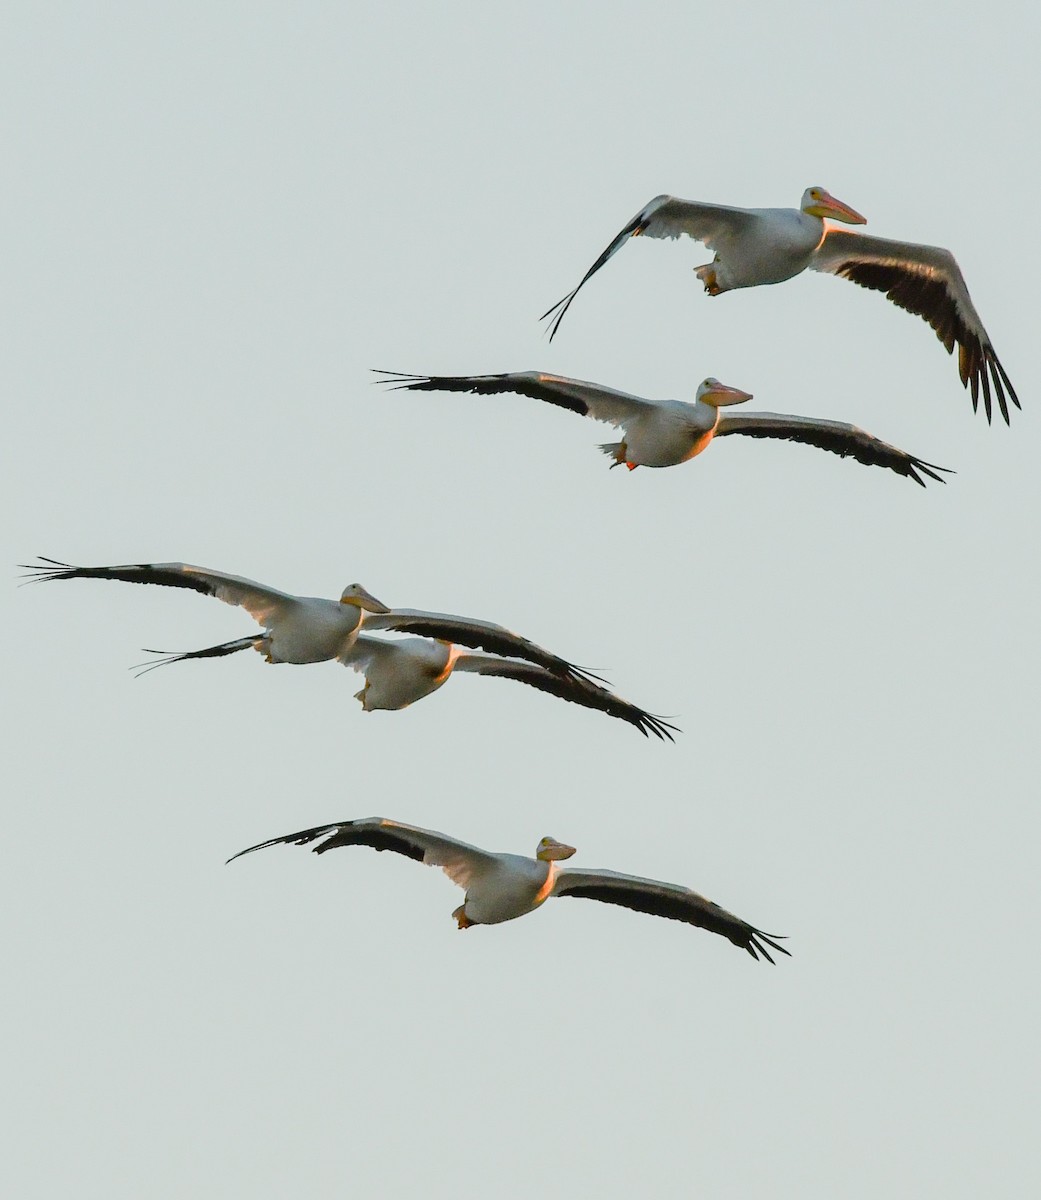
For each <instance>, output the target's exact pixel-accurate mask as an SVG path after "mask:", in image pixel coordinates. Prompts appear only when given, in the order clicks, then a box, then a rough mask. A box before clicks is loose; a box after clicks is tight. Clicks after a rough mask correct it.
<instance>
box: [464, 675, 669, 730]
mask: <svg viewBox="0 0 1041 1200" xmlns="http://www.w3.org/2000/svg"><path fill="white" fill-rule="evenodd" d="M455 670H456V671H473V672H475V673H476V674H478V675H498V676H499V677H500V678H502V679H513V680H516V682H517V683H526V684H528V686H529V687H534V688H538V689H539V690H540V691H543V692H549V694H550V695H551V696H559V697H560V699H561V700H570V701H571V703H572V704H581V705H582V706H583V707H584V708H595V709H598V710H599V711H600V712H605V713H607V714H608V716H611V717H618V718H620V719H621V720H623V721H628V722H629V724H630V725H635V726H636V728H637V729H638V730H639V731H640V732H641V733H642V734H643V735H644V737H647V735H648V734H651V733H653V734H654V736H655V737H659V738H662V739H664V738H668V740H669V741H670V742H671V741H674V740H675V739H674V738H673V736H672V734H673V732H676V733H678V732H679V730H678V729H677V727H676V726H675V725H670V724H669V722H668V721H663V720H662V718H661V717H656V716H653V715H652V714H651V713H648V712H644V710H643V709H642V708H637V707H636V705H635V704H630V703H629V702H628V701H627V700H622V699H621V697H619V696H616V695H615V694H614V693H613V692H609V691H608V690H607V689H606V688H603V687H600V686H599V685H598V684H595V683H592V682H590V681H589V680H587V679H582V678H579V677H576V676H563V675H556V674H554V673H552V672H551V671H547V670H544V669H543V668H541V667H538V666H535V665H534V664H532V663H528V662H517V661H511V660H509V659H505V658H496V657H494V656H492V655H486V654H462V655H460V656H459V658H458V659H457V660H456V662H455Z"/></svg>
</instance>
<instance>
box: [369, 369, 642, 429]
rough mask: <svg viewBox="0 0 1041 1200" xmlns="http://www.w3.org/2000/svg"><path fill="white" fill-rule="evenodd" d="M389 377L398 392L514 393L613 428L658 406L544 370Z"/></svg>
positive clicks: (395, 373) (396, 374)
mask: <svg viewBox="0 0 1041 1200" xmlns="http://www.w3.org/2000/svg"><path fill="white" fill-rule="evenodd" d="M377 373H378V374H380V375H386V376H387V379H385V380H381V382H383V383H390V384H393V385H395V388H396V389H397V390H405V391H410V392H471V393H473V394H474V395H477V396H493V395H498V394H500V393H502V392H515V393H516V394H517V395H519V396H531V397H532V398H533V399H535V400H545V401H546V403H547V404H555V405H556V406H557V407H558V408H566V409H567V410H568V411H569V412H573V413H578V414H579V416H582V417H592V418H593V420H594V421H607V422H608V423H609V424H611V425H623V424H624V423H625V422H626V421H629V420H632V418H633V417H636V416H639V415H640V414H641V413H645V412H647V411H648V410H650V409H652V408H654V407H655V402H654V401H653V400H645V399H643V398H642V397H640V396H631V395H629V394H628V392H617V391H615V390H614V388H608V387H601V386H600V384H597V383H586V382H585V381H584V380H581V379H568V378H567V377H566V376H563V375H547V374H545V373H544V372H541V371H513V372H511V373H510V374H507V375H405V374H402V373H401V372H399V371H379V372H377Z"/></svg>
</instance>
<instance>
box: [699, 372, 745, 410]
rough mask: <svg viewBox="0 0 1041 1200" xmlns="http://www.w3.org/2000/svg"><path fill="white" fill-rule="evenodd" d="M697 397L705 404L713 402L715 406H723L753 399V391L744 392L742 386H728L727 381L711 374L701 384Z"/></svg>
mask: <svg viewBox="0 0 1041 1200" xmlns="http://www.w3.org/2000/svg"><path fill="white" fill-rule="evenodd" d="M697 398H698V399H699V400H700V401H702V403H704V404H711V405H712V407H713V408H722V407H723V405H724V404H744V402H745V401H746V400H751V399H752V393H751V392H742V391H741V390H740V388H735V387H727V385H726V384H725V383H720V382H719V380H718V379H713V378H712V377H711V376H709V378H708V379H705V380H703V381H702V383H701V385H700V386H699V388H698V395H697Z"/></svg>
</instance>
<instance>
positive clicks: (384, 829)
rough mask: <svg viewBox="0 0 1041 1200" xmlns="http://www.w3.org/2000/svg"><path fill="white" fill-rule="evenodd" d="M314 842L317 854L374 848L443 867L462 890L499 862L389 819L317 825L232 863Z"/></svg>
mask: <svg viewBox="0 0 1041 1200" xmlns="http://www.w3.org/2000/svg"><path fill="white" fill-rule="evenodd" d="M323 839H324V840H323ZM311 842H317V845H315V846H314V847H313V850H314V853H315V854H324V853H325V852H326V850H335V849H336V848H337V847H338V846H370V847H371V848H372V849H373V850H381V851H382V850H391V851H393V852H394V853H395V854H403V855H404V856H405V857H406V858H413V859H415V860H416V862H421V863H426V864H427V866H431V867H440V868H441V869H442V870H443V871H444V873H445V874H446V875H447V876H448V877H449V879H451V880H452V882H453V883H456V884H458V885H459V886H460V887H462V888H465V887H466V886H467V883H468V881H469V879H470V878H471V876H472V875H474V874H475V873H476V872H479V871H481V870H482V869H484V868H486V867H489V866H492V865H494V864H495V863H496V862H497V861H498V856H497V855H495V854H490V853H489V852H488V851H486V850H480V849H478V848H477V847H476V846H470V845H468V844H467V843H466V842H460V841H457V840H456V839H455V838H450V837H446V836H445V834H443V833H434V832H433V831H432V830H429V829H419V828H418V827H417V826H415V825H404V824H402V823H401V822H400V821H391V820H390V819H389V818H387V817H364V818H362V820H360V821H335V822H333V823H332V824H331V825H316V826H315V827H314V829H303V830H301V831H300V832H299V833H287V834H286V835H285V837H277V838H270V839H269V840H268V841H266V842H258V843H257V845H255V846H248V847H247V848H246V849H245V850H240V851H239V852H238V854H233V855H232V856H231V858H229V859H228V862H234V861H235V859H236V858H241V857H242V856H243V855H244V854H252V853H253V851H254V850H266V849H267V848H268V846H282V845H285V846H307V845H310V843H311Z"/></svg>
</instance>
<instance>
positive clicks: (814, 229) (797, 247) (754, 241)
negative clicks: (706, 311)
mask: <svg viewBox="0 0 1041 1200" xmlns="http://www.w3.org/2000/svg"><path fill="white" fill-rule="evenodd" d="M756 215H757V217H758V218H759V219H758V220H757V221H756V222H755V224H754V225H752V226H750V227H747V228H745V229H743V230H742V231H741V234H740V235H739V236H735V237H734V238H733V239H732V240H730V241H729V242H728V243H727V244H726V245H725V246H720V247H719V249H718V257H719V262H718V265H717V266H716V279H717V281H718V283H719V286H720V287H721V288H722V289H723V290H724V291H728V290H730V289H733V288H742V287H756V286H758V285H760V284H765V283H782V282H783V281H784V280H785V279H791V278H792V276H793V275H798V274H799V272H800V271H805V270H806V268H807V267H808V266H809V264H810V259H811V257H812V256H813V252H814V250H816V249H817V247H818V246H819V245H820V241H821V238H822V237H823V236H824V222H823V221H822V220H821V219H820V217H811V216H810V215H809V213H804V212H802V211H801V210H799V209H796V208H761V209H758V210H757V212H756Z"/></svg>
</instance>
